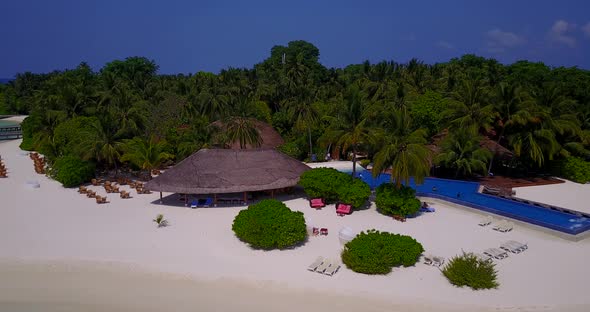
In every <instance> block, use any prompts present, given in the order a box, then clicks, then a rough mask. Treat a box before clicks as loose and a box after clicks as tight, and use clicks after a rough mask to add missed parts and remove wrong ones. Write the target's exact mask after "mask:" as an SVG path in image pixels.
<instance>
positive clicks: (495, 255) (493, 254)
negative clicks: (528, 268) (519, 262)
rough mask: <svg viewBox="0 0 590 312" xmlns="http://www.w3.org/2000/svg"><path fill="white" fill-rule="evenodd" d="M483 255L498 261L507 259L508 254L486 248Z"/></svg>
mask: <svg viewBox="0 0 590 312" xmlns="http://www.w3.org/2000/svg"><path fill="white" fill-rule="evenodd" d="M483 254H484V255H487V256H490V257H492V258H494V259H498V260H500V259H504V258H507V257H508V253H506V252H505V251H503V250H501V249H498V248H488V249H486V250H484V251H483Z"/></svg>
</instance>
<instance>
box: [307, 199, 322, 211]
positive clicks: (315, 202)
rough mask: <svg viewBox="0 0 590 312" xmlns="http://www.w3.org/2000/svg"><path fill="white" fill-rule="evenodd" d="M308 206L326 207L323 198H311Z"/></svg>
mask: <svg viewBox="0 0 590 312" xmlns="http://www.w3.org/2000/svg"><path fill="white" fill-rule="evenodd" d="M309 206H310V207H311V208H315V209H320V208H322V207H326V203H325V202H324V199H323V198H312V199H310V200H309Z"/></svg>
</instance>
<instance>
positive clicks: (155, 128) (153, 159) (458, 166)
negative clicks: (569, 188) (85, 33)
mask: <svg viewBox="0 0 590 312" xmlns="http://www.w3.org/2000/svg"><path fill="white" fill-rule="evenodd" d="M319 56H320V51H319V50H318V49H317V48H316V47H315V46H313V45H312V44H310V43H308V42H305V41H292V42H289V44H288V45H287V46H275V47H273V48H272V49H271V54H270V56H269V57H268V58H267V59H266V60H264V61H262V62H261V63H258V64H256V65H255V66H254V67H253V68H250V69H245V68H239V69H238V68H228V69H224V70H221V71H220V73H219V74H213V73H208V72H198V73H196V74H192V75H188V76H186V75H159V74H158V66H157V64H155V62H153V61H151V60H149V59H146V58H143V57H129V58H127V59H125V60H115V61H112V62H110V63H107V64H106V65H105V66H104V67H103V68H102V69H100V71H98V72H94V71H93V70H92V69H91V68H90V67H89V66H88V65H87V64H86V63H81V64H80V65H79V66H78V67H76V68H75V69H72V70H65V71H55V72H51V73H46V74H33V73H22V74H18V75H17V76H16V78H15V79H14V80H13V81H12V82H11V83H10V84H9V85H4V86H0V113H18V114H28V115H29V117H28V118H27V119H26V120H25V122H24V123H23V124H22V127H23V132H24V140H23V143H22V145H21V147H22V148H24V149H27V150H37V151H39V152H41V153H43V154H44V155H46V157H47V158H48V159H49V161H50V162H52V161H55V160H56V159H58V158H60V157H64V156H68V157H72V156H74V157H76V158H78V159H79V160H82V161H88V162H92V163H94V164H96V165H97V166H98V168H102V169H117V168H120V167H121V166H122V165H124V166H129V165H130V166H132V167H135V168H136V169H145V170H149V169H152V168H155V167H158V166H160V165H161V164H162V163H165V162H166V161H179V160H182V159H183V158H185V157H187V156H188V155H190V154H192V153H193V152H195V151H197V150H199V149H200V148H204V147H208V146H216V145H219V144H221V145H223V144H225V143H226V142H228V141H232V140H236V139H238V140H240V142H243V143H249V144H250V143H252V144H254V145H256V143H257V142H259V138H258V137H257V132H256V131H253V130H252V127H253V126H252V123H251V122H250V121H251V120H252V119H251V118H255V119H258V120H262V121H265V122H267V123H269V124H271V125H272V126H273V127H274V128H275V129H276V130H277V131H278V132H279V133H280V134H281V135H282V136H283V138H284V139H285V142H286V143H285V144H284V145H282V146H281V147H280V149H281V150H282V151H283V152H285V153H287V154H289V155H291V156H293V157H296V158H298V159H301V160H303V159H309V158H310V156H311V155H316V156H317V158H318V159H320V160H323V159H324V155H325V154H326V153H327V152H328V151H330V152H331V154H332V157H337V156H341V158H345V157H347V156H348V155H356V154H358V153H362V154H367V155H368V156H369V158H370V159H371V160H372V161H373V162H374V167H375V168H376V169H377V171H380V170H385V169H387V168H389V167H393V169H394V170H393V173H394V177H395V178H397V180H398V181H403V180H405V179H407V178H408V177H409V176H417V177H422V176H425V175H428V174H429V172H430V169H431V166H432V165H433V164H434V165H436V166H437V168H438V169H437V171H436V172H437V174H441V175H447V176H467V177H468V176H472V175H475V174H481V175H484V174H486V173H487V172H488V170H492V171H493V172H496V173H504V174H522V173H531V172H546V171H548V170H550V169H551V168H553V167H555V166H556V163H559V162H563V161H564V160H565V159H568V158H574V157H575V159H586V160H587V159H588V158H589V157H590V151H589V150H590V72H589V71H586V70H582V69H578V68H564V67H559V68H551V67H548V66H546V65H544V64H543V63H532V62H528V61H519V62H516V63H514V64H510V65H503V64H501V63H499V62H498V61H496V60H494V59H487V58H483V57H478V56H475V55H464V56H462V57H461V58H455V59H451V60H450V61H449V62H446V63H438V64H434V65H429V64H425V63H423V62H421V61H419V60H416V59H412V60H410V61H409V62H407V63H396V62H394V61H384V62H380V63H377V64H371V63H369V62H368V61H366V62H364V63H362V64H353V65H349V66H347V67H345V68H326V67H325V66H323V65H322V64H321V63H320V62H319ZM216 120H223V121H224V122H225V123H226V124H227V125H228V126H227V127H226V128H225V131H223V132H220V131H218V130H217V131H216V129H215V128H214V127H211V126H210V124H211V123H212V122H213V121H216ZM434 137H438V138H440V140H439V141H438V142H435V143H436V146H437V148H436V149H434V152H433V149H432V148H431V147H430V146H432V143H433V138H434ZM482 140H488V141H493V142H497V143H498V144H499V145H500V146H502V147H505V148H506V149H508V150H509V151H511V152H512V156H511V157H499V156H498V150H497V148H489V147H488V148H485V146H482V144H481V142H482ZM351 152H352V153H351ZM490 164H491V165H490ZM490 167H491V169H490Z"/></svg>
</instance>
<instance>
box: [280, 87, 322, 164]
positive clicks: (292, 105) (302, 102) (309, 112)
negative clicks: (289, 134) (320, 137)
mask: <svg viewBox="0 0 590 312" xmlns="http://www.w3.org/2000/svg"><path fill="white" fill-rule="evenodd" d="M314 104H315V103H314V94H313V91H312V90H311V89H310V88H302V89H301V92H300V94H299V96H297V97H292V98H289V99H287V100H286V101H284V103H283V105H284V106H285V107H286V110H287V112H288V114H289V115H290V116H291V119H292V120H294V121H295V128H296V129H299V130H303V129H306V130H307V133H308V136H309V156H310V157H311V155H312V154H313V146H312V142H311V126H312V125H313V124H314V123H315V122H316V121H317V119H318V118H317V117H318V112H317V110H316V108H315V106H314Z"/></svg>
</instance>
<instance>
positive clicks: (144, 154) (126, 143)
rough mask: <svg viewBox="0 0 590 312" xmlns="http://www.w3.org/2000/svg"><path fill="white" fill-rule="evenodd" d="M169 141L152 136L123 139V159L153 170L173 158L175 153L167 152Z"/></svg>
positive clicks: (149, 170)
mask: <svg viewBox="0 0 590 312" xmlns="http://www.w3.org/2000/svg"><path fill="white" fill-rule="evenodd" d="M167 147H168V146H167V143H166V141H163V140H156V139H155V137H153V136H152V137H151V138H150V139H149V140H146V139H144V138H141V137H135V138H133V139H131V140H123V144H122V145H121V150H122V151H123V155H121V158H120V160H121V161H128V162H130V163H132V164H133V165H135V166H137V167H138V168H139V169H141V170H146V171H148V172H151V170H152V169H155V168H158V167H159V166H160V165H161V164H162V163H163V162H164V161H166V160H169V159H172V158H173V157H174V155H172V154H170V153H168V152H166V149H167Z"/></svg>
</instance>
